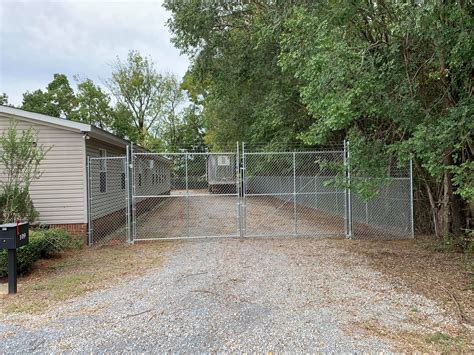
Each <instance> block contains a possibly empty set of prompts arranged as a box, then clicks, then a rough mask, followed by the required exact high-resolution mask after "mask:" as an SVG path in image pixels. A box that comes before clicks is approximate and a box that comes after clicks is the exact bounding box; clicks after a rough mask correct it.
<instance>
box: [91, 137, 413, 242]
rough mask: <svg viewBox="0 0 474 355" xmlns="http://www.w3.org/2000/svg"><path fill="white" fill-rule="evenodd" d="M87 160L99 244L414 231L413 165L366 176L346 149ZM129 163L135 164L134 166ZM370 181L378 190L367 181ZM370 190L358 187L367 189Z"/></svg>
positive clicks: (94, 237) (408, 234)
mask: <svg viewBox="0 0 474 355" xmlns="http://www.w3.org/2000/svg"><path fill="white" fill-rule="evenodd" d="M239 153H240V152H239V149H237V150H236V152H221V153H209V152H186V153H146V152H138V153H136V152H135V153H132V154H131V155H130V158H129V159H128V158H127V157H126V156H125V157H112V158H111V157H108V158H90V159H89V160H88V162H89V164H88V177H89V178H88V185H89V186H88V188H89V238H90V243H91V244H98V243H106V242H110V241H135V240H137V241H138V240H154V239H176V238H202V237H217V236H228V237H235V236H346V237H349V238H354V239H371V240H377V239H407V238H412V237H413V198H412V176H411V166H406V167H400V166H398V165H396V164H393V163H392V164H387V169H386V174H385V176H379V177H377V178H374V177H366V176H362V175H360V174H359V173H358V170H357V169H354V168H353V167H351V164H350V154H349V152H348V150H347V149H346V146H344V148H343V149H326V150H315V151H292V152H263V151H251V150H246V149H244V148H243V149H242V152H241V153H242V154H241V155H240V154H239ZM129 163H131V164H129ZM364 184H366V185H370V187H371V189H372V193H371V196H366V194H364V193H362V192H363V190H364V189H360V188H359V187H360V186H361V185H364ZM359 190H360V191H362V192H360V191H359Z"/></svg>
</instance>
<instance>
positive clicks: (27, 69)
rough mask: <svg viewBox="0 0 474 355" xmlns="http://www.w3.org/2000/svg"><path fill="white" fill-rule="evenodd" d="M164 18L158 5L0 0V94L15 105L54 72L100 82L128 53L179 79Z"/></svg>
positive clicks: (183, 62) (182, 62) (181, 68)
mask: <svg viewBox="0 0 474 355" xmlns="http://www.w3.org/2000/svg"><path fill="white" fill-rule="evenodd" d="M169 16H170V14H169V13H168V12H167V11H165V9H164V8H163V7H162V6H161V1H145V0H141V1H132V0H129V1H106V0H101V1H73V0H70V1H20V2H18V1H15V2H13V1H9V0H7V1H2V0H0V92H6V93H7V94H8V95H9V97H10V102H11V103H13V104H15V105H18V104H20V103H21V98H22V96H21V95H22V93H23V92H25V91H27V90H29V91H32V90H36V89H38V88H44V87H45V86H46V85H47V83H48V82H50V81H51V79H52V76H53V74H54V73H64V74H67V75H68V77H69V78H70V80H72V76H73V75H76V74H77V75H79V76H80V77H82V78H86V77H88V78H91V79H92V80H94V81H95V82H97V83H100V82H101V80H104V79H106V78H108V77H109V76H110V71H111V68H110V63H111V62H113V61H114V59H115V58H116V56H120V57H121V58H125V56H126V55H127V52H128V51H129V50H131V49H133V50H138V51H140V52H141V53H142V54H143V55H150V56H151V57H152V58H153V60H154V62H155V64H156V67H157V69H158V70H160V71H163V72H165V71H169V72H173V73H176V74H177V75H179V76H182V75H183V74H184V73H185V71H186V68H187V66H188V60H187V58H186V57H185V56H181V55H180V53H179V50H177V49H176V48H174V47H173V45H172V44H171V43H170V37H171V35H170V33H169V31H168V28H167V27H166V21H167V19H168V18H169Z"/></svg>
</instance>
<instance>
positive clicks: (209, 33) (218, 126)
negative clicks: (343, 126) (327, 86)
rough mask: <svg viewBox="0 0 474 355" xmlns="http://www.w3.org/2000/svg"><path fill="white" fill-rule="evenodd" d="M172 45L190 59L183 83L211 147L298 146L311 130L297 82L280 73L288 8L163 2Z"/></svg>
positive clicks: (266, 4)
mask: <svg viewBox="0 0 474 355" xmlns="http://www.w3.org/2000/svg"><path fill="white" fill-rule="evenodd" d="M165 7H166V8H167V9H168V10H170V11H171V12H172V19H171V20H170V22H169V26H170V28H171V30H172V31H173V32H174V34H175V36H174V38H173V41H174V43H175V45H176V46H178V47H179V48H180V49H181V50H183V51H184V52H185V53H187V54H189V55H190V56H191V57H192V65H191V67H190V68H189V70H188V73H187V75H186V77H185V84H184V85H185V87H186V89H188V92H189V90H191V91H192V93H191V92H190V95H189V96H190V98H191V100H194V99H197V100H196V101H194V103H195V104H197V105H202V107H203V111H202V115H203V123H204V125H205V127H206V136H207V138H206V140H207V141H208V142H209V143H210V144H211V145H215V146H218V145H219V144H221V143H222V144H227V143H228V142H229V141H237V140H245V141H248V142H268V143H270V142H272V141H279V142H295V140H296V135H297V134H298V133H299V132H300V131H301V130H303V129H305V128H306V127H307V126H308V125H309V121H308V120H309V117H308V116H307V114H306V111H305V110H304V107H303V106H302V105H301V104H300V103H299V92H298V89H297V85H296V83H297V80H295V79H294V78H293V77H292V76H291V75H287V74H284V73H283V72H282V70H281V68H280V67H279V66H278V54H279V52H280V44H279V37H280V35H281V32H282V29H283V21H282V19H284V18H285V16H287V13H288V12H289V11H291V2H288V3H287V2H260V1H259V2H257V1H250V2H245V3H242V2H217V3H215V2H206V1H199V0H192V1H185V2H177V1H171V0H170V1H165Z"/></svg>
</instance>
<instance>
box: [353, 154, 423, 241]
mask: <svg viewBox="0 0 474 355" xmlns="http://www.w3.org/2000/svg"><path fill="white" fill-rule="evenodd" d="M350 179H351V184H352V185H362V186H363V185H364V184H365V185H367V186H370V190H372V192H373V195H374V196H370V197H367V196H364V195H363V194H357V193H355V192H353V191H352V190H351V217H352V218H351V219H352V229H353V233H352V234H353V238H355V239H371V240H377V239H380V240H384V239H408V238H412V237H413V235H414V230H413V195H412V176H411V164H409V165H407V166H403V167H399V166H397V165H396V164H395V163H392V164H388V163H387V171H386V174H385V176H382V177H378V178H373V177H363V176H357V175H354V174H352V175H351V176H350ZM353 190H355V189H353Z"/></svg>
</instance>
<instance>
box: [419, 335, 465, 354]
mask: <svg viewBox="0 0 474 355" xmlns="http://www.w3.org/2000/svg"><path fill="white" fill-rule="evenodd" d="M425 341H426V342H427V343H429V344H434V345H437V347H439V349H440V350H441V351H442V352H453V351H456V352H459V351H462V350H465V349H464V347H463V345H464V341H463V339H462V338H461V337H459V336H456V337H452V336H451V335H449V334H446V333H443V332H435V333H433V334H431V335H429V336H427V337H426V338H425Z"/></svg>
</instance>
